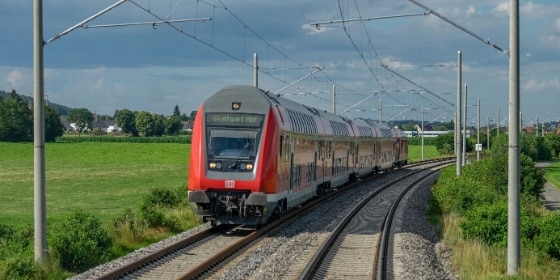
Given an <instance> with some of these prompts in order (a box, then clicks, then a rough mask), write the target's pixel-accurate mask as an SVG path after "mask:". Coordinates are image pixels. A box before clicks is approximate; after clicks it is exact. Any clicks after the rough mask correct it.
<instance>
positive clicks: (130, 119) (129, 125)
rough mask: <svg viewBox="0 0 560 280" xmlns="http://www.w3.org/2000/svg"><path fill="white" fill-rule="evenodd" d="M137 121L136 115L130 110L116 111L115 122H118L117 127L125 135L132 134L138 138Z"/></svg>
mask: <svg viewBox="0 0 560 280" xmlns="http://www.w3.org/2000/svg"><path fill="white" fill-rule="evenodd" d="M135 119H136V114H135V113H134V112H132V111H130V110H129V109H122V110H117V111H115V120H116V121H117V125H118V126H119V127H120V128H121V129H122V131H123V132H124V133H130V134H131V135H132V136H138V129H136V120H135Z"/></svg>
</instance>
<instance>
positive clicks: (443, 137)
mask: <svg viewBox="0 0 560 280" xmlns="http://www.w3.org/2000/svg"><path fill="white" fill-rule="evenodd" d="M454 142H455V135H454V134H453V133H447V134H440V135H438V136H437V137H436V139H435V140H434V144H435V146H436V149H437V150H438V152H439V153H440V154H442V155H452V154H453V153H455V143H454Z"/></svg>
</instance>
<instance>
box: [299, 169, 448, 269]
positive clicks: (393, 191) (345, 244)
mask: <svg viewBox="0 0 560 280" xmlns="http://www.w3.org/2000/svg"><path fill="white" fill-rule="evenodd" d="M442 164H443V165H445V163H442ZM438 166H439V165H438ZM436 167H437V166H436ZM438 168H439V167H438ZM438 170H439V169H431V168H430V169H418V170H416V171H414V172H411V173H409V174H407V175H405V176H403V177H400V178H397V179H395V180H393V181H391V182H389V183H387V184H385V185H383V186H381V187H380V188H378V189H377V190H376V191H374V192H372V193H371V194H370V195H369V196H368V197H366V198H364V199H363V200H362V201H361V202H360V203H358V204H357V205H356V206H355V207H354V208H353V209H352V210H351V211H350V212H349V213H348V214H347V215H346V216H345V217H344V219H342V221H341V222H340V223H339V225H338V226H337V227H336V229H335V230H334V231H333V232H332V233H331V235H330V236H329V237H328V238H327V239H326V240H325V242H323V244H322V245H321V246H320V248H319V249H318V250H317V253H316V254H315V255H314V256H313V257H312V259H311V261H310V262H309V264H308V265H307V266H306V268H305V269H304V271H303V272H302V274H301V275H300V277H299V279H387V274H388V270H390V269H391V268H390V267H389V266H388V262H389V259H390V251H391V246H390V244H391V242H392V234H391V229H392V222H393V220H394V219H395V218H396V217H395V213H396V210H397V208H398V206H399V204H400V202H401V201H402V199H403V198H404V196H405V195H406V194H407V193H408V192H409V191H410V190H411V189H412V188H413V187H415V186H418V184H419V183H420V182H421V181H422V180H424V179H425V178H427V177H428V176H430V175H432V174H434V173H435V172H437V171H438Z"/></svg>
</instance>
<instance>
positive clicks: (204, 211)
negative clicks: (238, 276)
mask: <svg viewBox="0 0 560 280" xmlns="http://www.w3.org/2000/svg"><path fill="white" fill-rule="evenodd" d="M407 156H408V141H407V138H406V135H405V134H404V133H403V132H402V131H400V130H397V129H392V128H390V127H389V126H387V125H386V124H384V123H378V122H373V121H368V120H364V119H355V120H350V119H347V118H344V117H341V116H338V115H334V114H332V113H328V112H325V111H320V110H317V109H315V108H312V107H308V106H305V105H301V104H298V103H296V102H294V101H291V100H289V99H286V98H283V97H280V96H275V95H273V94H270V93H268V92H266V91H263V90H261V89H258V88H255V87H252V86H228V87H225V88H223V89H222V90H220V91H218V92H217V93H215V94H214V95H212V96H211V97H210V98H208V99H207V100H206V101H205V102H204V103H203V104H202V105H201V106H200V108H199V110H198V113H197V115H196V118H195V122H194V127H193V134H192V145H191V158H190V166H189V177H188V195H189V201H190V203H191V205H192V207H193V209H194V211H195V212H196V213H197V215H199V216H200V217H201V219H202V221H204V222H206V221H211V222H212V223H213V224H216V223H226V224H247V225H259V224H264V223H266V222H267V221H268V220H269V219H270V217H272V216H273V215H281V214H282V213H283V212H284V211H288V210H289V209H290V208H293V207H296V206H298V205H300V204H301V203H303V202H305V201H307V200H309V199H312V198H313V197H315V196H318V195H320V194H321V193H323V192H325V191H328V190H329V189H332V188H335V187H338V186H341V185H343V184H345V183H347V182H349V181H353V180H355V179H356V178H360V177H365V176H367V175H369V174H371V173H373V172H379V171H382V170H390V169H392V168H395V167H397V168H399V167H401V166H403V165H405V164H406V163H407Z"/></svg>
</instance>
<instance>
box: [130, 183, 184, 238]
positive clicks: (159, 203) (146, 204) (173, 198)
mask: <svg viewBox="0 0 560 280" xmlns="http://www.w3.org/2000/svg"><path fill="white" fill-rule="evenodd" d="M183 189H185V188H180V189H177V190H175V191H174V190H170V189H167V188H154V189H152V190H151V191H150V193H149V194H148V195H147V196H146V197H144V199H143V201H142V205H141V206H140V212H141V213H142V216H143V217H144V219H145V220H146V222H147V224H148V225H149V226H150V227H154V228H156V227H164V228H168V229H169V230H171V231H172V232H178V231H180V230H181V221H180V220H179V218H178V217H176V216H173V215H171V214H170V213H169V212H170V211H169V210H170V209H172V208H177V207H179V206H180V205H181V204H183V203H184V201H185V198H186V197H187V196H186V193H185V192H186V191H185V190H183ZM183 194H184V195H183Z"/></svg>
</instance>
